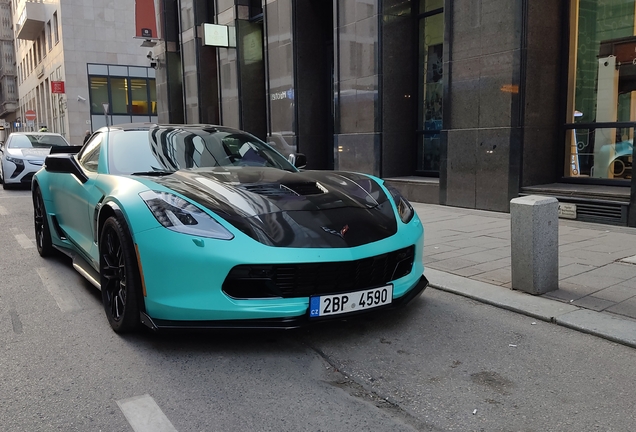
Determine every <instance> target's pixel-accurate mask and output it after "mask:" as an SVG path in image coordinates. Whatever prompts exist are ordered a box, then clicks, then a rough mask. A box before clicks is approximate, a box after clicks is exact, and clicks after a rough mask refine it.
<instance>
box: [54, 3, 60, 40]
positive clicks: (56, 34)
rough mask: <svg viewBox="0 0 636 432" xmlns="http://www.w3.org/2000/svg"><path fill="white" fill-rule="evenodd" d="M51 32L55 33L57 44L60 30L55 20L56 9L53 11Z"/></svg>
mask: <svg viewBox="0 0 636 432" xmlns="http://www.w3.org/2000/svg"><path fill="white" fill-rule="evenodd" d="M53 34H54V35H55V43H56V44H57V43H58V42H59V41H60V30H59V28H58V22H57V11H55V12H54V13H53Z"/></svg>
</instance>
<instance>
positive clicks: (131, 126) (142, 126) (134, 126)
mask: <svg viewBox="0 0 636 432" xmlns="http://www.w3.org/2000/svg"><path fill="white" fill-rule="evenodd" d="M154 128H162V129H168V128H183V129H200V130H204V129H219V130H224V131H232V132H242V131H241V130H239V129H234V128H231V127H227V126H221V125H213V124H206V123H198V124H182V123H125V124H116V125H112V126H104V127H101V128H99V129H98V130H100V131H106V130H108V129H109V130H111V131H112V130H123V131H130V130H148V129H154Z"/></svg>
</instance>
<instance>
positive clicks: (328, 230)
mask: <svg viewBox="0 0 636 432" xmlns="http://www.w3.org/2000/svg"><path fill="white" fill-rule="evenodd" d="M305 164H306V158H305V156H304V155H303V154H301V153H294V154H292V155H290V156H289V158H288V159H286V158H285V157H284V156H282V155H281V154H280V153H278V152H277V151H276V150H274V149H273V148H272V147H270V146H269V145H267V144H265V143H264V142H262V141H261V140H259V139H258V138H256V137H254V136H252V135H250V134H248V133H245V132H242V131H239V130H234V129H230V128H226V127H222V126H212V125H157V124H127V125H115V126H110V127H104V128H101V129H99V130H98V131H96V132H95V133H94V134H93V135H92V137H91V138H90V140H88V141H87V142H86V144H84V145H83V146H82V147H81V148H80V147H77V148H75V147H69V148H68V150H66V152H62V150H59V149H55V150H53V151H52V152H51V154H49V155H48V156H47V157H46V160H45V163H44V166H43V167H42V169H41V170H40V171H38V172H37V173H36V174H35V175H34V177H33V181H32V196H33V215H34V225H35V236H36V245H37V250H38V252H39V254H40V255H41V256H43V257H46V256H48V255H51V254H53V253H57V252H63V253H64V254H66V255H68V256H69V257H70V258H71V259H72V265H73V267H74V268H75V269H76V270H77V271H78V272H79V273H80V274H82V276H84V277H85V278H86V279H87V280H88V281H90V282H91V283H92V284H93V285H94V286H95V287H97V288H98V289H99V290H101V296H102V301H103V305H104V310H105V314H106V317H107V319H108V322H109V324H110V325H111V327H112V329H113V330H114V331H115V332H129V331H133V330H137V329H138V328H140V327H142V326H143V325H145V326H147V327H149V328H151V329H153V330H159V329H176V328H282V329H287V328H294V327H299V326H302V325H305V324H310V323H314V322H319V321H322V320H326V319H338V318H340V319H342V318H346V317H348V316H351V315H357V314H361V313H373V312H375V311H378V310H383V309H389V308H393V307H397V306H400V305H404V304H406V303H408V302H410V301H411V300H413V299H414V298H417V297H418V296H419V295H420V294H421V293H422V291H423V290H424V289H425V288H426V286H427V284H428V281H427V280H426V278H425V277H424V275H423V271H424V267H423V264H422V249H423V236H424V230H423V226H422V223H421V222H420V220H419V218H418V217H417V214H416V213H415V211H414V210H413V207H412V206H411V205H410V204H409V202H408V201H407V200H406V199H405V198H404V197H403V196H402V195H401V194H400V193H399V192H398V191H397V190H395V189H393V188H390V187H387V186H386V185H385V184H384V182H383V180H381V179H379V178H377V177H374V176H371V175H366V174H359V173H352V172H339V171H317V170H305V169H303V168H304V166H305Z"/></svg>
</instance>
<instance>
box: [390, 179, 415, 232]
mask: <svg viewBox="0 0 636 432" xmlns="http://www.w3.org/2000/svg"><path fill="white" fill-rule="evenodd" d="M387 189H388V190H389V192H391V196H392V197H393V202H394V203H395V206H396V207H397V211H398V214H399V215H400V219H402V222H404V223H409V222H410V221H411V219H413V215H415V210H413V207H412V206H411V203H410V202H408V200H407V199H406V198H404V197H403V196H402V194H401V193H400V191H399V190H397V189H396V188H394V187H392V186H387Z"/></svg>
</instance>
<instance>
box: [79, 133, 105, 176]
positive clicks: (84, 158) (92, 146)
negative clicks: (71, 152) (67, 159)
mask: <svg viewBox="0 0 636 432" xmlns="http://www.w3.org/2000/svg"><path fill="white" fill-rule="evenodd" d="M103 135H104V134H102V133H96V134H95V135H93V137H92V138H91V140H90V141H88V142H87V143H86V145H85V146H84V148H82V151H81V152H80V153H79V154H78V155H77V159H78V160H79V163H80V165H81V166H82V167H84V169H85V170H87V171H92V172H97V165H98V164H99V151H100V149H101V148H102V139H103Z"/></svg>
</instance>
